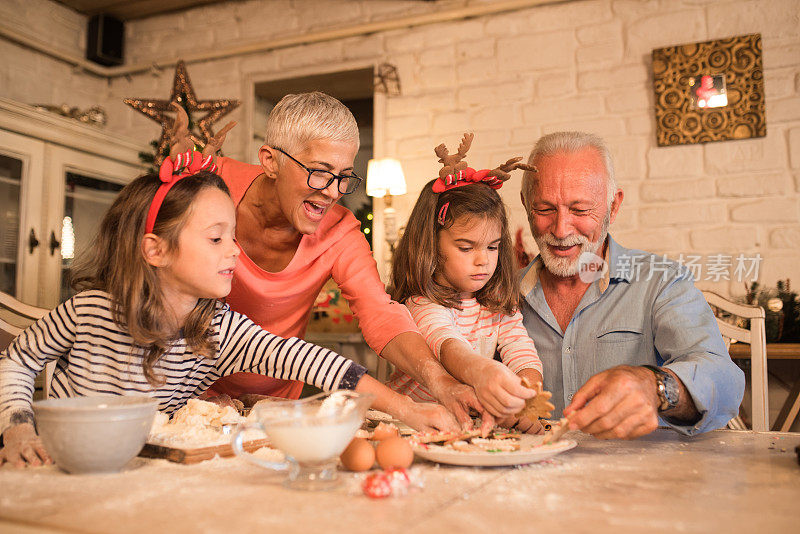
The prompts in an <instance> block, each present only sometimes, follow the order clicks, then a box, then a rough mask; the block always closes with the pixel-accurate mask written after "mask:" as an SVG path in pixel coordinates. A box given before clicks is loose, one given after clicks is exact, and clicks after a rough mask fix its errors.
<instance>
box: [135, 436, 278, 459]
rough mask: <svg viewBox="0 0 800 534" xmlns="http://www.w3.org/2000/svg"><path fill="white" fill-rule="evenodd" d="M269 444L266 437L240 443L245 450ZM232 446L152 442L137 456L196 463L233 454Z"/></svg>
mask: <svg viewBox="0 0 800 534" xmlns="http://www.w3.org/2000/svg"><path fill="white" fill-rule="evenodd" d="M267 445H269V440H268V439H256V440H252V441H245V442H244V443H242V448H243V449H244V450H245V451H247V452H254V451H256V450H258V449H260V448H261V447H266V446H267ZM234 454H236V453H234V452H233V447H232V446H231V445H216V446H214V447H200V448H196V449H178V448H173V447H165V446H163V445H154V444H152V443H145V445H144V447H143V448H142V450H141V452H139V456H142V457H144V458H162V459H164V460H169V461H170V462H177V463H180V464H196V463H197V462H202V461H204V460H210V459H212V458H214V456H222V457H227V456H233V455H234Z"/></svg>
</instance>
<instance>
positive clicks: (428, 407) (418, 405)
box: [397, 399, 459, 432]
mask: <svg viewBox="0 0 800 534" xmlns="http://www.w3.org/2000/svg"><path fill="white" fill-rule="evenodd" d="M397 418H398V419H400V420H401V421H403V422H404V423H405V424H407V425H408V426H410V427H411V428H413V429H414V430H418V431H420V432H432V431H439V432H456V431H458V428H459V427H458V424H457V422H456V420H455V419H454V418H453V414H451V413H450V412H449V411H447V408H445V407H444V406H442V405H441V404H436V403H432V402H414V401H412V400H411V399H408V401H407V402H406V403H404V406H403V407H402V408H401V409H400V410H399V412H398V417H397Z"/></svg>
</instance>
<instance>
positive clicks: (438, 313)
mask: <svg viewBox="0 0 800 534" xmlns="http://www.w3.org/2000/svg"><path fill="white" fill-rule="evenodd" d="M406 306H407V307H408V309H409V311H410V312H411V316H412V317H413V318H414V321H416V323H417V326H418V327H419V330H420V332H422V335H423V337H424V338H425V341H427V343H428V346H429V347H430V348H431V350H432V351H433V353H434V354H435V355H436V357H437V358H441V355H440V353H441V349H442V344H444V342H445V341H446V340H448V339H458V340H460V341H462V342H464V343H466V344H467V345H469V346H470V347H471V348H472V349H473V350H474V351H475V352H477V353H478V354H480V355H481V356H484V357H486V358H494V355H495V352H497V351H499V352H500V359H501V361H502V362H503V363H504V364H505V365H506V366H507V367H508V368H509V369H511V370H512V371H513V372H514V373H518V372H520V371H522V370H523V369H536V370H537V371H539V372H540V373H541V372H542V362H541V361H540V360H539V356H538V354H537V352H536V347H535V346H534V344H533V340H531V338H530V337H529V336H528V332H527V331H526V330H525V327H524V326H523V325H522V315H521V314H520V313H519V311H517V312H516V313H514V315H510V316H509V315H505V314H503V313H499V312H492V311H489V310H487V309H486V308H484V307H483V306H481V305H480V304H479V303H478V301H477V300H475V299H465V300H462V301H461V309H460V310H459V309H457V308H447V307H445V306H442V305H440V304H437V303H435V302H432V301H431V300H429V299H427V298H425V297H411V298H410V299H408V300H407V301H406ZM386 385H387V386H389V387H390V388H391V389H393V390H395V391H397V392H399V393H403V394H405V395H408V396H410V397H411V398H412V399H414V400H415V401H420V402H436V399H435V398H434V397H433V395H431V394H430V392H428V391H427V390H426V389H425V388H423V387H422V386H421V385H420V384H419V383H418V382H416V381H415V380H414V379H413V378H411V377H410V376H408V375H407V374H405V373H403V372H402V371H399V370H398V371H396V372H395V373H394V374H393V375H392V377H391V378H390V379H389V382H388V383H387V384H386Z"/></svg>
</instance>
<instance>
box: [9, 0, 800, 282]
mask: <svg viewBox="0 0 800 534" xmlns="http://www.w3.org/2000/svg"><path fill="white" fill-rule="evenodd" d="M480 3H483V0H480V1H479V0H452V1H448V2H445V1H440V2H436V3H433V4H431V3H426V2H416V1H408V2H403V1H397V0H393V1H388V0H304V1H303V2H294V1H290V0H273V1H270V2H256V1H249V2H236V3H226V4H221V5H215V6H208V7H203V8H198V9H195V10H192V11H189V12H186V13H181V14H171V15H166V16H160V17H152V18H148V19H143V20H137V21H131V22H129V23H127V25H126V26H127V56H128V60H129V61H130V62H148V61H153V60H155V59H161V58H164V57H165V56H166V57H169V56H170V55H173V56H174V57H176V58H177V57H180V56H181V55H182V54H187V53H190V52H192V53H196V52H202V51H204V50H211V49H219V48H223V47H226V46H234V45H241V44H247V43H251V42H253V41H256V40H260V39H269V38H278V37H284V36H290V35H297V34H301V33H303V32H304V31H307V30H323V29H334V28H341V27H346V26H350V25H353V24H358V23H362V22H374V21H380V20H392V19H394V18H397V17H404V16H407V15H412V14H421V13H429V12H432V11H437V10H446V9H451V8H454V7H458V6H461V5H472V4H480ZM0 17H2V18H3V21H4V24H9V25H13V26H14V27H16V28H25V29H29V30H30V32H31V34H32V35H37V36H39V37H40V38H43V39H47V40H48V42H49V43H50V44H52V45H54V46H57V47H59V48H60V49H63V50H65V51H69V52H71V53H74V54H83V46H84V40H85V18H84V17H82V16H79V15H77V14H75V13H74V12H72V11H70V10H69V9H67V8H64V7H63V6H61V5H59V4H56V3H53V2H49V1H48V0H8V1H6V2H3V3H0ZM799 19H800V3H799V2H797V1H796V0H724V1H719V0H670V1H663V0H662V1H658V0H586V1H575V2H568V3H560V4H555V5H549V6H540V7H533V8H529V9H523V10H519V11H516V12H510V13H503V14H499V15H493V16H486V17H481V18H477V19H471V20H462V21H455V22H449V23H440V24H432V25H427V26H420V27H413V28H404V29H398V30H392V31H386V32H379V33H373V34H371V35H367V36H359V37H350V38H344V39H340V40H337V41H331V42H326V43H318V44H311V45H308V46H297V47H293V48H289V49H280V50H276V51H273V52H269V53H263V54H256V55H248V56H240V57H235V58H230V59H225V60H218V61H213V62H207V63H197V64H190V65H189V73H190V75H191V78H192V81H193V82H194V86H195V90H196V92H197V94H198V97H199V98H202V99H208V98H225V97H227V98H239V99H242V100H243V101H247V97H248V95H246V94H245V92H247V91H249V88H248V86H247V85H246V84H245V82H244V80H245V77H248V76H250V77H253V76H258V77H267V78H268V77H274V78H278V77H281V76H285V75H287V73H290V74H289V75H291V73H292V72H296V71H297V69H303V72H304V73H306V74H307V73H310V72H313V71H314V70H315V69H319V70H325V71H330V70H331V69H332V68H336V66H337V65H352V62H353V61H356V62H360V64H362V65H368V64H377V63H380V62H383V61H388V62H390V63H393V64H395V65H397V66H398V69H399V72H400V76H401V80H402V87H403V95H402V96H399V97H394V98H388V99H386V108H385V110H384V111H385V113H384V114H383V116H384V118H385V122H384V123H383V124H379V125H377V127H378V128H379V129H380V131H381V132H382V137H383V139H384V141H383V146H379V147H376V149H377V151H379V152H380V153H381V154H384V155H391V156H398V157H400V158H401V159H402V160H403V164H404V167H405V169H406V173H407V179H408V182H409V195H407V196H406V197H404V198H401V199H398V201H397V202H396V203H395V206H396V207H397V209H398V212H399V217H400V219H401V220H403V219H404V218H405V217H407V214H408V212H409V211H410V208H411V206H412V205H413V199H414V196H415V192H416V191H418V190H419V189H420V188H421V186H422V184H424V183H425V182H426V181H427V180H428V179H430V178H431V177H433V176H434V175H435V172H436V167H437V164H436V157H435V156H434V154H433V147H434V146H435V145H437V144H439V143H441V142H445V143H447V145H448V146H456V145H457V143H458V141H459V139H460V136H461V134H462V133H463V131H466V130H470V131H474V132H475V134H476V135H475V141H474V143H473V148H472V150H471V152H470V158H469V162H470V163H471V164H472V165H473V166H475V167H478V168H480V167H488V166H490V165H496V164H497V163H499V162H500V161H502V160H504V159H505V157H507V156H512V155H525V154H527V152H528V151H529V150H530V148H531V146H532V145H533V143H534V142H535V140H536V138H537V137H538V136H539V135H541V134H543V133H548V132H552V131H555V130H558V129H567V128H569V129H587V130H591V131H594V132H595V133H599V134H601V135H604V136H606V137H607V139H608V142H609V145H610V146H611V149H612V153H613V155H614V158H615V161H616V167H617V172H618V177H619V181H620V184H621V185H622V186H623V187H624V189H625V201H624V204H623V207H622V211H621V213H620V214H619V217H618V219H617V222H616V223H615V224H614V225H613V226H612V232H614V234H615V235H616V236H617V237H618V238H619V239H620V241H621V242H622V243H623V244H624V245H627V246H631V247H636V248H644V249H648V250H652V251H653V252H657V253H669V254H671V255H675V256H676V257H677V255H678V254H680V253H684V254H714V253H725V254H738V253H747V254H750V253H756V252H757V253H760V254H761V255H762V256H763V257H764V258H765V262H764V265H763V266H762V267H763V268H762V269H761V277H762V281H763V282H765V283H767V284H772V283H774V282H775V280H776V279H777V278H786V277H789V278H792V279H793V280H795V284H797V283H798V280H800V195H798V189H799V188H800V20H799ZM754 32H760V33H761V34H762V36H763V44H764V67H765V70H764V78H765V84H766V94H767V122H768V124H767V137H765V138H761V139H753V140H745V141H731V142H724V143H709V144H707V145H688V146H677V147H668V148H662V147H657V146H656V144H655V131H654V127H655V121H654V119H653V109H652V106H653V89H652V80H651V72H650V54H651V51H652V49H653V48H656V47H662V46H668V45H673V44H680V43H685V42H691V41H698V40H707V39H714V38H724V37H729V36H732V35H738V34H744V33H754ZM0 56H2V57H3V58H4V61H3V64H2V65H0V96H3V97H9V98H14V99H16V100H20V101H23V102H51V103H61V102H68V103H70V104H72V105H80V106H86V105H89V104H93V103H100V104H102V105H104V106H105V107H106V108H107V109H108V111H109V125H108V129H109V130H112V131H116V132H120V133H122V134H125V135H127V136H132V137H136V138H140V139H142V140H143V143H144V142H146V141H148V140H150V139H152V138H153V137H155V136H156V135H157V134H158V131H159V129H158V126H157V125H155V124H154V123H153V122H152V121H148V120H147V119H145V118H144V117H142V116H140V115H138V114H134V113H133V112H132V111H130V110H128V109H127V108H125V107H124V106H123V105H122V104H121V103H120V99H121V98H123V97H128V96H141V97H166V96H167V95H168V94H169V91H170V85H171V80H172V72H171V70H170V69H167V70H165V71H164V72H161V73H160V74H157V75H155V76H154V75H153V74H142V75H136V76H133V77H131V78H130V79H126V78H119V79H115V80H113V82H112V83H111V84H110V86H109V85H108V84H106V82H105V81H103V80H98V79H97V78H95V77H92V76H88V75H85V74H81V73H74V72H72V69H70V68H68V67H65V66H64V65H63V64H60V63H58V62H57V61H55V60H52V59H50V58H47V57H43V56H40V55H37V54H35V53H32V52H30V51H27V50H24V49H22V48H21V47H18V46H16V45H13V44H10V43H8V42H7V41H4V40H0ZM251 112H252V111H251V110H245V109H240V110H237V111H236V112H235V113H234V114H233V115H232V119H235V120H242V118H243V117H244V116H245V114H246V113H251ZM246 134H247V133H246V132H244V130H243V129H239V131H234V132H233V133H232V135H231V136H230V137H229V143H228V150H227V151H228V153H229V154H231V155H234V156H237V157H240V158H242V159H250V158H249V155H248V154H247V152H248V151H249V150H250V143H249V140H248V139H247V135H246ZM518 190H519V189H518V183H513V184H509V185H508V186H507V188H504V190H503V197H504V199H506V201H507V202H508V204H509V212H510V213H512V215H513V217H514V225H515V226H525V225H526V221H525V218H524V213H523V210H522V209H521V207H520V206H519V204H518V200H517V199H518ZM526 243H527V244H529V245H530V246H533V243H532V240H531V238H530V236H529V235H528V234H527V233H526ZM717 289H719V288H717ZM728 289H729V290H730V291H731V292H734V293H741V290H742V284H741V283H738V282H734V281H732V282H730V283H729V285H728Z"/></svg>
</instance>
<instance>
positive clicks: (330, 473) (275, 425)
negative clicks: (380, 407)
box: [233, 390, 375, 490]
mask: <svg viewBox="0 0 800 534" xmlns="http://www.w3.org/2000/svg"><path fill="white" fill-rule="evenodd" d="M374 397H375V396H374V395H370V394H364V393H356V392H354V391H349V390H340V391H333V392H331V393H320V394H318V395H314V396H313V397H307V398H305V399H299V400H286V401H266V402H264V401H262V402H260V403H258V404H257V405H256V406H254V407H253V412H252V416H251V418H252V419H254V421H253V422H251V423H249V424H248V425H246V426H245V427H243V428H241V429H240V430H239V431H238V432H237V433H236V435H235V436H234V438H233V450H234V451H235V452H236V454H237V455H239V456H241V457H242V458H244V459H245V460H247V461H248V462H250V463H253V464H255V465H258V466H261V467H265V468H267V469H276V470H282V469H288V470H289V476H288V477H287V479H286V481H285V482H284V484H285V485H286V486H287V487H290V488H293V489H305V490H320V489H329V488H333V487H335V486H336V485H338V483H339V480H338V476H337V470H336V465H337V461H338V458H339V455H340V454H342V451H344V449H345V448H346V447H347V445H348V444H349V443H350V440H352V439H353V436H354V435H355V433H356V430H358V428H359V427H360V426H361V424H362V422H363V421H364V415H365V414H366V413H367V410H368V409H369V406H370V404H371V403H372V400H373V399H374ZM253 427H256V428H260V429H262V430H263V431H264V432H265V433H266V434H267V437H268V438H269V441H270V446H271V447H274V448H276V449H279V450H280V451H282V452H283V453H284V454H285V455H286V460H287V461H286V462H268V461H265V460H263V459H261V458H258V457H256V456H254V455H252V454H250V453H247V452H245V451H244V449H243V446H242V442H243V439H244V433H245V432H246V431H247V429H248V428H253Z"/></svg>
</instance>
